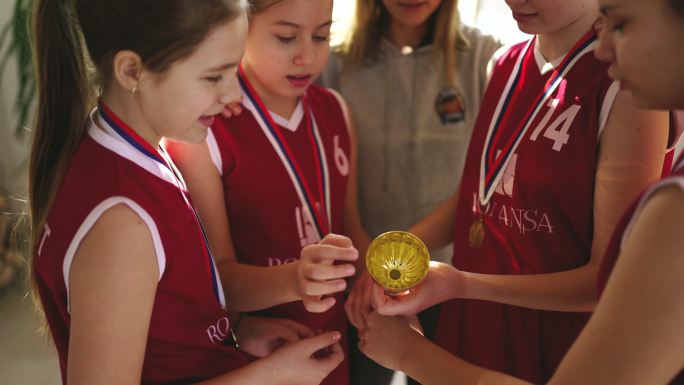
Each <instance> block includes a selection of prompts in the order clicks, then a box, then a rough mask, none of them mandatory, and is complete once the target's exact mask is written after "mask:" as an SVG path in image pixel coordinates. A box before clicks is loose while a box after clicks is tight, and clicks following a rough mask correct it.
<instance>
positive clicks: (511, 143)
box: [479, 30, 597, 206]
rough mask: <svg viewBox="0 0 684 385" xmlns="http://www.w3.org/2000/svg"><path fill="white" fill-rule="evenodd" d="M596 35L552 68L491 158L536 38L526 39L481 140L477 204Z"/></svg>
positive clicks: (583, 40)
mask: <svg viewBox="0 0 684 385" xmlns="http://www.w3.org/2000/svg"><path fill="white" fill-rule="evenodd" d="M596 39H597V36H596V33H595V32H594V31H593V30H592V31H590V32H589V33H587V34H586V35H584V36H583V37H582V38H581V39H580V40H579V41H578V42H577V43H576V44H575V46H574V47H573V48H572V49H571V50H570V51H569V52H568V54H567V55H565V57H564V58H563V61H562V62H561V63H560V65H559V66H558V67H556V68H555V69H554V70H553V72H552V73H551V76H550V77H549V80H548V81H547V82H546V85H545V86H544V90H543V91H542V92H541V93H540V94H539V96H538V97H537V98H536V99H535V102H534V103H532V105H531V106H530V108H529V110H528V112H527V113H526V114H525V118H524V119H522V120H521V121H520V123H519V124H518V126H517V127H516V129H515V130H514V131H513V135H512V136H511V137H510V138H509V139H508V142H506V143H505V144H504V146H503V148H502V150H501V152H500V153H499V154H498V155H495V149H496V148H497V147H498V146H499V144H500V142H501V141H502V140H503V139H502V136H503V131H504V130H501V129H500V128H501V127H502V126H505V123H508V120H510V115H511V111H512V110H513V109H514V108H515V107H517V106H515V103H514V101H515V99H514V95H516V94H518V93H519V92H518V91H519V90H518V88H519V86H520V84H521V83H520V78H521V76H522V73H523V72H524V68H523V59H524V58H525V56H526V55H527V52H528V51H529V48H530V46H531V45H532V44H534V42H535V40H536V37H535V38H532V39H530V41H529V42H528V43H527V45H526V46H525V48H524V49H523V51H522V53H521V54H520V55H519V57H518V60H517V62H516V64H515V67H514V68H513V72H512V73H513V74H515V75H514V76H511V77H509V79H508V83H507V84H506V88H505V89H504V92H503V93H502V96H501V98H500V99H499V103H498V105H497V106H496V110H495V112H494V115H493V117H492V120H491V122H490V127H489V131H488V132H487V138H486V139H485V148H484V151H483V152H482V158H481V163H480V189H479V198H480V203H481V204H482V205H483V206H485V205H486V204H487V203H488V202H489V200H490V199H491V197H492V195H493V194H494V190H495V188H496V185H497V184H498V183H499V181H500V180H501V177H502V176H503V174H504V171H505V169H506V165H507V164H508V162H509V161H510V160H511V158H512V156H513V153H514V152H515V150H516V148H517V147H518V145H519V144H520V142H521V140H522V138H523V137H524V136H525V133H526V132H527V129H528V128H529V127H530V125H531V124H532V122H533V121H534V119H535V118H536V117H537V114H538V113H539V111H540V110H541V108H542V106H543V105H544V104H545V103H546V101H547V100H548V99H549V97H551V95H552V94H553V92H554V91H555V90H556V89H557V88H558V86H559V85H560V84H561V82H562V80H563V78H564V77H565V75H566V74H567V73H568V72H569V71H570V69H571V68H572V66H573V65H574V64H575V63H576V62H577V60H579V59H580V58H581V57H582V56H583V55H584V54H585V53H586V52H588V51H590V50H591V49H592V48H593V43H594V42H595V41H596Z"/></svg>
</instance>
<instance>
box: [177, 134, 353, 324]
mask: <svg viewBox="0 0 684 385" xmlns="http://www.w3.org/2000/svg"><path fill="white" fill-rule="evenodd" d="M165 145H166V147H167V148H168V150H169V152H170V153H171V154H172V156H173V159H174V162H176V164H177V166H178V168H179V169H180V170H181V172H182V173H183V177H184V179H185V181H186V183H187V185H188V189H189V191H190V195H191V196H192V199H193V202H194V204H195V206H196V207H197V211H198V212H199V215H200V217H201V218H202V223H203V224H204V227H205V230H206V233H207V237H208V238H209V243H210V245H211V248H212V251H213V255H214V260H215V262H216V266H217V269H218V271H219V275H220V276H221V283H222V284H223V288H224V292H225V296H226V301H227V303H229V304H230V306H231V310H234V311H252V310H259V309H264V308H268V307H271V306H275V305H279V304H282V303H287V302H292V301H296V300H300V299H303V300H304V303H305V306H306V307H307V309H309V310H310V311H315V312H322V311H325V310H327V309H329V308H330V307H331V306H333V304H334V301H335V299H334V298H332V297H327V298H321V297H322V296H324V295H327V294H332V293H336V292H339V291H342V290H344V289H345V288H346V283H345V281H344V279H343V278H345V277H348V276H350V275H353V274H354V269H353V268H352V267H351V266H349V265H348V264H340V265H332V263H325V262H324V261H332V260H343V261H354V260H355V259H356V258H357V255H358V254H357V252H356V250H354V249H353V248H352V247H351V245H350V244H348V242H347V241H345V240H343V239H341V237H335V236H328V237H326V238H324V239H323V240H322V241H321V242H320V243H319V244H317V245H309V246H307V247H305V248H304V249H303V250H302V252H301V258H300V260H299V261H297V262H294V263H288V264H284V265H281V266H274V267H262V266H251V265H247V264H242V263H238V262H237V258H236V255H235V250H234V248H233V242H232V239H231V236H230V223H229V219H228V215H227V211H226V205H225V201H224V191H223V184H222V182H221V176H220V175H219V172H218V170H217V169H216V167H215V166H214V164H213V162H212V160H211V156H210V154H209V149H208V147H207V145H206V143H200V144H187V143H178V142H171V141H167V142H166V143H165ZM274 288H277V289H275V290H274ZM245 294H249V295H245Z"/></svg>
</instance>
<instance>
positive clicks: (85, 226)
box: [62, 196, 166, 312]
mask: <svg viewBox="0 0 684 385" xmlns="http://www.w3.org/2000/svg"><path fill="white" fill-rule="evenodd" d="M118 204H123V205H126V206H128V207H129V208H130V209H131V210H133V211H134V212H135V213H136V214H137V215H138V216H139V217H140V219H142V221H143V222H145V224H146V225H147V228H148V229H149V230H150V234H151V235H152V242H153V244H154V253H155V255H156V256H157V265H158V266H159V280H161V278H162V275H164V270H165V269H166V253H165V252H164V245H163V243H162V241H161V236H160V235H159V230H158V229H157V224H156V223H154V219H152V217H151V216H150V214H148V213H147V211H145V209H144V208H142V207H141V206H140V205H139V204H137V203H136V202H135V201H133V200H131V199H130V198H126V197H122V196H114V197H110V198H107V199H105V200H104V201H102V202H101V203H100V204H98V205H97V206H95V208H94V209H93V210H92V211H91V212H90V214H88V216H87V217H86V218H85V219H84V220H83V223H81V226H80V227H79V228H78V231H76V234H75V235H74V238H73V239H72V240H71V243H70V244H69V247H68V248H67V251H66V254H65V255H64V262H63V263H62V273H63V275H64V285H65V286H66V291H67V311H68V312H71V304H70V303H71V300H70V299H69V298H70V296H69V273H70V271H71V264H72V262H73V260H74V255H75V254H76V251H77V250H78V247H79V246H80V245H81V242H83V238H85V236H86V235H87V234H88V232H90V229H91V228H92V227H93V226H94V225H95V222H97V220H98V219H100V217H101V216H102V214H104V212H105V211H107V210H109V209H110V208H112V207H114V206H116V205H118Z"/></svg>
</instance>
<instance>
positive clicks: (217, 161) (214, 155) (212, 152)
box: [207, 128, 223, 176]
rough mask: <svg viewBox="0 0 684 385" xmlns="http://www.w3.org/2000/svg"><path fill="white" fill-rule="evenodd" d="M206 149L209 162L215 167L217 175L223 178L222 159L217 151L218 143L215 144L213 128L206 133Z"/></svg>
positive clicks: (219, 151)
mask: <svg viewBox="0 0 684 385" xmlns="http://www.w3.org/2000/svg"><path fill="white" fill-rule="evenodd" d="M207 147H208V148H209V157H211V162H212V163H214V166H216V170H218V173H219V175H221V176H223V159H222V158H221V150H219V146H218V143H217V142H216V137H215V136H214V129H213V128H209V132H208V133H207Z"/></svg>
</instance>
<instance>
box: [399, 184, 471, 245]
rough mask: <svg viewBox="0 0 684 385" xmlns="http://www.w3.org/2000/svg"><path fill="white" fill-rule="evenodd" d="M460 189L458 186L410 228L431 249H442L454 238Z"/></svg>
mask: <svg viewBox="0 0 684 385" xmlns="http://www.w3.org/2000/svg"><path fill="white" fill-rule="evenodd" d="M458 191H459V188H458V187H457V188H456V192H455V193H454V195H452V196H451V197H450V198H449V199H447V200H446V201H444V202H443V203H442V204H440V205H439V206H438V207H437V208H436V209H434V210H433V211H432V212H431V213H430V214H428V215H427V216H426V217H425V218H423V219H422V220H421V221H420V222H418V223H416V224H415V225H413V227H411V228H410V229H409V230H408V231H409V232H410V233H413V234H415V235H416V236H418V238H420V239H421V240H422V241H423V243H425V246H427V248H428V249H429V250H438V249H441V248H443V247H446V246H448V245H450V244H451V243H452V242H453V240H454V227H455V226H456V208H457V207H458V195H459V194H458Z"/></svg>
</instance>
